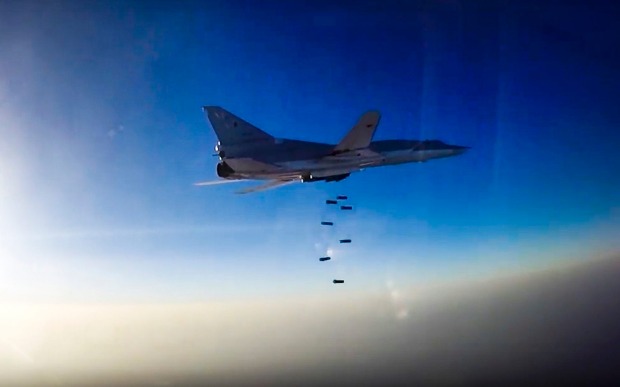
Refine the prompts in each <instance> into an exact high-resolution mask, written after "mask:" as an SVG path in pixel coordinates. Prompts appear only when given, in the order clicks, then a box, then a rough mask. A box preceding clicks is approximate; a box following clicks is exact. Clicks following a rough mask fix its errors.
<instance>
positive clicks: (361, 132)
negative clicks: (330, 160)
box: [334, 110, 381, 154]
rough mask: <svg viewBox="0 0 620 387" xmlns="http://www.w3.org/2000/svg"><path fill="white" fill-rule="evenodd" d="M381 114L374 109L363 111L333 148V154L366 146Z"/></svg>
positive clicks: (373, 133)
mask: <svg viewBox="0 0 620 387" xmlns="http://www.w3.org/2000/svg"><path fill="white" fill-rule="evenodd" d="M380 118H381V115H380V114H379V112H378V111H376V110H371V111H369V112H366V113H364V115H362V116H361V117H360V119H359V120H358V121H357V124H355V126H354V127H353V129H351V130H350V131H349V133H347V135H346V136H345V137H344V138H343V139H342V141H340V143H339V144H338V145H336V147H335V148H334V154H338V153H343V152H348V151H352V150H355V149H363V148H368V146H369V145H370V142H371V141H372V137H373V136H374V135H375V130H376V129H377V126H378V125H379V119H380Z"/></svg>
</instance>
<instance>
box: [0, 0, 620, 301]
mask: <svg viewBox="0 0 620 387" xmlns="http://www.w3.org/2000/svg"><path fill="white" fill-rule="evenodd" d="M355 4H358V3H355ZM378 4H379V3H366V4H365V5H359V4H358V5H355V6H353V5H351V4H349V5H347V6H344V5H343V6H340V5H332V4H321V3H320V2H319V3H318V4H317V5H312V6H310V5H306V6H304V7H293V6H291V5H282V4H279V3H277V2H267V3H265V4H263V5H261V6H258V5H254V4H253V2H213V3H211V4H209V5H208V6H207V5H204V6H201V5H198V4H197V3H192V2H188V3H183V4H181V5H177V4H176V3H174V4H172V3H168V4H166V3H162V4H158V3H153V2H148V3H131V2H114V3H111V5H109V4H107V3H106V4H103V3H97V2H83V3H80V4H72V3H65V4H56V5H55V4H52V3H49V4H48V3H37V2H34V3H28V2H15V3H9V2H5V3H3V4H2V5H0V13H1V14H3V15H11V17H10V18H9V17H2V23H0V36H1V38H0V117H1V120H0V121H1V122H2V125H1V127H0V134H1V135H2V139H3V141H2V143H0V146H1V148H0V154H1V155H0V157H1V158H2V159H1V165H2V166H1V167H0V179H2V180H1V184H0V185H1V186H2V188H1V189H0V198H1V200H2V205H1V206H2V207H1V208H0V217H1V218H2V219H1V220H0V227H1V229H2V233H3V235H4V237H3V238H4V242H3V246H4V251H3V252H2V254H3V257H4V261H3V262H4V263H3V268H4V271H3V273H4V276H5V277H6V278H9V277H10V278H15V279H21V280H15V281H14V283H13V284H12V285H5V287H4V289H3V297H4V298H5V299H9V300H12V299H16V300H47V299H52V300H67V301H71V300H84V299H85V300H88V301H99V300H115V301H119V300H127V299H129V300H160V299H163V300H196V299H198V300H201V299H211V298H220V297H224V298H225V297H230V296H239V297H243V296H253V295H257V294H258V295H261V294H268V295H273V294H284V295H287V294H299V293H311V292H318V291H321V292H326V293H327V292H330V291H333V286H332V285H331V279H332V278H334V277H335V276H342V277H343V278H345V279H346V280H347V281H348V282H347V285H348V286H350V287H349V289H354V290H355V289H358V290H359V289H365V288H371V289H372V288H380V287H382V286H384V285H385V282H386V280H390V279H394V278H396V279H398V281H399V282H400V283H404V284H409V285H411V284H415V283H416V282H419V281H428V280H442V279H444V280H449V279H458V278H460V277H466V276H470V275H483V274H485V273H493V272H495V271H498V270H503V269H507V268H508V269H514V268H529V267H534V266H536V265H539V264H545V263H548V262H551V261H556V260H560V259H569V258H579V257H583V256H584V255H588V256H591V255H594V256H596V255H597V254H601V253H606V252H610V251H618V250H619V249H620V246H619V245H618V242H617V237H616V234H617V231H618V229H619V223H620V218H619V215H620V214H619V212H618V208H619V205H620V204H619V203H620V179H618V178H617V176H618V171H620V153H618V152H617V149H618V147H619V146H620V134H619V133H618V130H617V128H618V124H619V123H620V112H619V111H618V109H617V101H618V93H619V90H620V87H619V86H620V75H618V73H617V71H616V70H615V69H616V68H617V65H618V63H620V56H619V55H620V54H618V52H617V50H616V47H618V43H619V42H618V31H617V28H618V27H616V26H615V25H614V23H615V20H616V19H615V17H616V16H617V15H615V13H614V12H611V11H609V10H603V9H600V8H597V7H596V6H591V5H590V6H586V5H579V4H577V3H575V5H572V6H570V7H569V6H564V7H561V8H560V7H557V6H555V7H554V6H548V5H547V6H542V5H537V3H536V2H519V3H518V4H516V3H515V4H509V5H505V6H503V7H499V6H497V7H494V6H490V5H488V6H484V7H483V6H480V5H476V4H475V3H474V2H472V3H471V4H470V3H462V2H458V1H445V2H425V3H424V4H421V5H418V6H416V7H415V9H414V8H412V7H411V6H407V5H402V4H401V5H400V6H398V7H396V6H394V7H382V6H380V5H378ZM35 11H36V12H35ZM207 104H210V105H220V106H222V107H224V108H226V109H228V110H230V111H232V112H234V113H236V114H238V115H239V116H241V117H243V118H245V119H246V120H248V121H249V122H252V123H253V124H255V125H256V126H258V127H260V128H262V129H264V130H265V131H267V132H269V133H271V134H273V135H275V136H278V137H288V138H299V139H305V140H313V141H324V142H331V143H336V142H338V140H339V139H340V138H341V137H342V136H344V134H345V133H346V131H347V130H348V129H349V128H350V127H351V126H352V125H353V123H354V122H355V121H356V119H357V117H358V116H359V115H360V114H362V113H363V112H364V111H365V110H367V109H379V110H380V111H381V112H382V121H381V124H380V127H379V130H378V132H377V135H376V138H377V139H388V138H423V139H431V138H432V139H434V138H437V139H441V140H444V141H446V142H448V143H453V144H461V145H469V146H472V149H471V151H470V152H469V153H467V154H465V155H463V156H460V157H457V158H450V159H442V160H436V161H433V162H429V163H426V164H422V165H402V166H395V167H389V168H381V169H373V170H368V171H364V172H362V173H359V174H355V175H353V176H351V177H350V178H349V179H347V180H345V181H343V182H341V183H336V184H325V183H316V184H303V185H297V186H288V187H284V188H282V189H279V190H273V191H267V192H264V193H258V194H254V195H248V196H236V195H234V194H233V191H234V190H235V189H236V188H235V187H232V186H230V185H229V186H220V187H208V188H197V187H194V186H193V185H192V184H193V183H194V182H196V181H202V180H209V179H213V178H215V164H216V161H217V160H216V159H215V158H214V157H212V156H211V154H212V153H213V146H214V145H215V142H216V141H217V140H216V138H215V136H214V134H213V133H212V131H211V129H210V127H209V124H208V123H207V122H206V120H205V118H204V116H203V115H202V112H201V106H202V105H207ZM340 193H345V194H348V195H349V196H351V198H352V201H353V203H354V204H355V206H356V211H355V212H354V213H353V214H350V215H346V216H345V215H342V214H327V213H326V211H327V210H326V209H325V208H324V206H323V205H322V202H323V200H324V199H325V198H327V197H328V196H330V195H335V194H340ZM322 216H334V219H336V220H337V221H338V222H339V224H343V226H341V227H340V230H339V231H338V232H339V233H342V234H346V235H348V236H351V237H352V238H353V239H354V242H355V243H354V244H353V245H352V246H351V247H350V249H348V250H344V249H340V250H338V251H337V252H336V253H335V254H340V259H337V260H335V261H333V262H330V263H328V264H319V262H318V261H317V260H316V258H318V256H320V255H322V254H321V251H319V250H320V249H322V248H324V247H325V248H327V247H330V246H332V247H333V241H334V240H335V239H337V238H336V236H334V235H326V234H325V233H324V232H323V231H322V230H321V229H320V227H318V221H319V220H320V219H321V217H322ZM33 268H36V270H33ZM6 278H5V279H6ZM349 279H350V281H349ZM349 282H351V285H349ZM34 283H36V284H37V286H31V285H33V284H34Z"/></svg>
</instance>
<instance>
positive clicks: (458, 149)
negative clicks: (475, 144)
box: [452, 145, 471, 155]
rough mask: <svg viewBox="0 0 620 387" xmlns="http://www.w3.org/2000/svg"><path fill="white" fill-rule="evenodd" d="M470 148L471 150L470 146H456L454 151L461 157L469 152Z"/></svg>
mask: <svg viewBox="0 0 620 387" xmlns="http://www.w3.org/2000/svg"><path fill="white" fill-rule="evenodd" d="M470 148H471V147H470V146H461V145H454V146H453V149H452V150H453V151H454V154H455V155H461V154H463V153H465V152H467V150H468V149H470Z"/></svg>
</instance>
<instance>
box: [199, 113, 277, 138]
mask: <svg viewBox="0 0 620 387" xmlns="http://www.w3.org/2000/svg"><path fill="white" fill-rule="evenodd" d="M203 110H204V112H205V114H206V116H207V119H208V120H209V122H211V126H212V127H213V130H214V131H215V134H216V135H217V138H218V140H219V141H220V143H221V144H222V145H239V144H244V143H256V142H262V141H269V142H273V141H274V138H273V136H271V135H270V134H268V133H266V132H263V131H262V130H260V129H258V128H257V127H256V126H254V125H252V124H250V123H249V122H247V121H245V120H243V119H241V118H239V117H237V116H235V115H234V114H232V113H230V112H229V111H227V110H225V109H222V108H221V107H219V106H205V107H203Z"/></svg>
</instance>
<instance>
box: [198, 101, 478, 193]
mask: <svg viewBox="0 0 620 387" xmlns="http://www.w3.org/2000/svg"><path fill="white" fill-rule="evenodd" d="M203 110H204V112H205V114H206V116H207V119H208V120H209V122H210V123H211V126H212V127H213V130H214V131H215V134H216V135H217V138H218V142H217V145H216V146H215V151H216V152H217V155H218V156H219V163H218V164H217V167H216V172H217V175H218V177H220V178H221V179H222V180H217V181H208V182H202V183H196V185H213V184H221V183H226V182H235V181H244V180H263V181H266V182H265V183H264V184H262V185H258V186H253V187H249V188H246V189H243V190H241V191H237V193H242V194H243V193H250V192H258V191H264V190H267V189H271V188H275V187H280V186H283V185H287V184H291V183H295V182H304V183H307V182H315V181H326V182H332V181H340V180H343V179H345V178H347V177H349V175H350V174H351V173H352V172H358V171H361V170H363V169H365V168H372V167H381V166H384V165H394V164H402V163H410V162H424V161H427V160H430V159H438V158H442V157H451V156H457V155H460V154H462V153H464V152H465V151H466V150H467V149H469V147H467V146H459V145H448V144H446V143H444V142H442V141H439V140H425V141H419V140H382V141H372V138H373V136H374V134H375V130H376V129H377V126H378V125H379V119H380V114H379V112H378V111H375V110H371V111H368V112H366V113H364V114H363V115H362V116H361V117H360V119H359V120H358V121H357V123H356V124H355V126H353V128H352V129H351V130H350V131H349V133H348V134H347V135H346V136H345V137H344V138H343V139H342V141H340V142H339V143H338V144H337V145H330V144H323V143H318V142H309V141H300V140H289V139H280V138H275V137H273V136H271V135H269V134H268V133H266V132H264V131H262V130H260V129H258V128H257V127H255V126H254V125H252V124H250V123H248V122H247V121H244V120H243V119H241V118H239V117H237V116H235V115H234V114H232V113H230V112H228V111H226V110H224V109H223V108H221V107H218V106H204V107H203Z"/></svg>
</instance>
